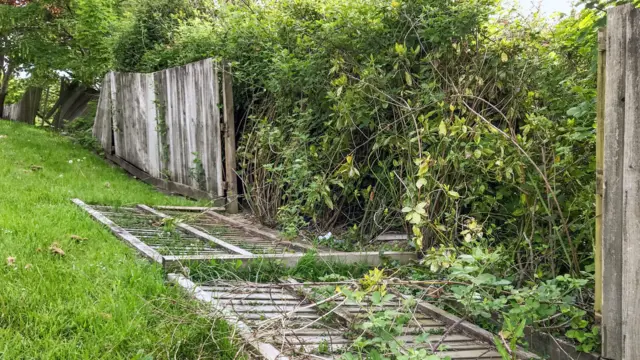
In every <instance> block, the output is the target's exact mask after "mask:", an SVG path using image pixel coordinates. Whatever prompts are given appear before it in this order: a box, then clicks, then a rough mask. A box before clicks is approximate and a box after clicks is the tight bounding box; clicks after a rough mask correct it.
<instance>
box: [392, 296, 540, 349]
mask: <svg viewBox="0 0 640 360" xmlns="http://www.w3.org/2000/svg"><path fill="white" fill-rule="evenodd" d="M392 291H393V293H395V294H396V295H398V296H400V297H403V298H405V299H406V298H409V297H408V296H406V295H404V294H401V293H399V292H397V291H394V290H392ZM416 309H417V310H418V311H421V312H423V313H424V314H427V315H429V316H431V317H432V318H434V319H436V320H440V321H442V322H444V323H445V324H446V325H447V326H452V325H454V324H457V330H458V331H461V332H463V333H465V334H467V335H470V336H471V337H473V338H475V339H478V340H480V341H484V342H486V343H489V344H492V343H493V338H494V335H493V334H492V333H491V332H489V331H487V330H485V329H483V328H481V327H479V326H477V325H475V324H472V323H470V322H468V321H462V320H461V319H460V318H459V317H457V316H455V315H453V314H451V313H448V312H446V311H444V310H442V309H440V308H438V307H436V306H433V305H431V304H429V303H427V302H424V301H418V303H417V305H416ZM515 352H516V355H517V356H518V358H519V359H539V358H540V357H539V356H537V355H536V354H533V353H530V352H528V351H525V350H523V349H522V348H520V347H518V349H517V350H516V351H515Z"/></svg>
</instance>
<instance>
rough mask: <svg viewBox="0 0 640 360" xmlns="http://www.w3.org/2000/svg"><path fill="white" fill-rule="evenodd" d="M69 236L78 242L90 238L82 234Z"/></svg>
mask: <svg viewBox="0 0 640 360" xmlns="http://www.w3.org/2000/svg"><path fill="white" fill-rule="evenodd" d="M69 237H70V238H71V240H75V241H77V242H83V241H87V240H89V239H87V238H86V237H82V236H80V235H69Z"/></svg>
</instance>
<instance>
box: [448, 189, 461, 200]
mask: <svg viewBox="0 0 640 360" xmlns="http://www.w3.org/2000/svg"><path fill="white" fill-rule="evenodd" d="M448 194H449V196H451V197H452V198H454V199H458V198H459V197H460V194H458V192H457V191H453V190H449V192H448Z"/></svg>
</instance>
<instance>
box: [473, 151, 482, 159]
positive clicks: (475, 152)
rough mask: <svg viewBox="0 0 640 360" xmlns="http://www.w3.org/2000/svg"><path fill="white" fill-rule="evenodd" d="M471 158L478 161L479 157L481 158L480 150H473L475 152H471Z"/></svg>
mask: <svg viewBox="0 0 640 360" xmlns="http://www.w3.org/2000/svg"><path fill="white" fill-rule="evenodd" d="M473 156H474V157H475V158H476V159H480V156H482V152H481V151H480V150H478V149H475V150H474V151H473Z"/></svg>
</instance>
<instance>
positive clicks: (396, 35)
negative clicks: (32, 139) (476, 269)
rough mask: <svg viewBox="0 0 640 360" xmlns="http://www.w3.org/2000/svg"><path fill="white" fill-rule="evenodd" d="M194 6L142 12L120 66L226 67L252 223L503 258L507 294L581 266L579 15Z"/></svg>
mask: <svg viewBox="0 0 640 360" xmlns="http://www.w3.org/2000/svg"><path fill="white" fill-rule="evenodd" d="M158 4H160V5H158ZM190 4H192V3H191V2H186V1H184V2H183V1H182V0H164V1H163V2H160V3H159V2H157V1H154V2H150V1H147V2H143V3H141V4H138V5H137V6H136V11H135V12H133V13H132V15H131V18H130V23H131V24H130V26H129V27H128V28H127V29H125V31H123V32H122V34H123V35H122V36H121V37H120V40H119V43H118V45H117V47H116V48H117V49H118V51H119V53H118V54H117V60H118V67H119V68H120V69H121V70H130V71H150V70H157V69H159V68H163V67H166V66H172V65H179V64H183V63H187V62H191V61H194V60H198V59H202V58H206V57H217V58H224V59H227V60H230V61H232V62H233V71H234V76H235V93H236V94H237V99H236V104H237V106H238V109H237V110H238V114H242V115H243V116H244V118H243V120H242V121H241V125H240V126H241V129H242V138H241V139H240V141H239V147H240V150H239V160H240V161H241V163H242V168H241V176H242V179H243V182H244V190H245V195H246V200H247V202H248V203H249V204H250V205H251V208H252V209H253V211H254V212H255V213H256V214H257V215H258V216H259V217H260V218H261V219H262V221H264V222H265V223H267V224H270V225H278V226H279V227H280V228H281V229H282V230H283V231H285V232H288V233H295V232H297V231H298V230H300V229H301V228H305V227H311V228H312V229H317V230H323V231H324V230H327V229H336V228H338V229H340V228H341V229H343V230H345V234H344V235H343V237H344V238H345V239H347V240H348V241H367V240H369V239H372V238H373V237H375V236H376V235H378V234H380V233H381V232H383V231H385V230H388V229H406V230H407V231H409V232H410V233H412V234H414V238H413V245H414V246H415V247H416V248H419V249H429V248H430V247H432V246H439V245H443V246H446V247H460V246H461V245H463V244H472V243H473V244H477V243H480V244H482V245H483V246H486V247H488V248H493V249H497V248H502V249H504V253H506V254H508V256H509V261H508V262H507V263H506V264H505V265H504V268H502V269H501V271H502V272H503V273H504V275H509V276H512V277H513V275H512V274H517V276H516V279H515V280H517V281H518V282H519V283H523V282H526V281H528V280H534V279H536V278H553V277H555V276H556V275H558V274H563V273H566V272H571V273H573V274H574V275H577V274H579V272H580V271H581V270H589V271H590V270H591V267H592V264H593V259H592V246H593V227H594V226H593V218H594V205H593V203H594V201H593V199H594V188H595V184H594V180H595V174H594V154H595V150H594V126H593V124H594V117H595V116H594V96H595V74H594V67H593V61H594V59H595V57H594V54H595V52H594V51H595V46H594V45H595V36H594V34H595V32H594V29H593V26H594V25H593V24H594V23H595V21H596V20H597V16H596V14H595V13H594V12H592V11H591V10H584V11H582V12H581V14H580V16H577V17H575V18H568V19H564V20H562V21H560V22H558V23H557V24H555V25H550V24H548V23H546V22H545V21H544V20H542V19H538V18H528V19H523V18H521V17H519V16H518V15H517V14H514V13H510V12H508V11H506V10H504V9H501V8H499V7H498V6H497V4H496V2H495V1H493V0H470V1H442V0H413V1H401V0H393V1H388V0H385V1H382V0H367V1H365V0H326V1H321V2H320V1H312V0H280V1H261V2H260V3H257V2H255V3H254V2H236V4H226V5H224V6H220V7H216V6H214V5H213V4H207V3H203V2H200V3H198V5H197V6H193V5H190ZM150 26H152V28H150ZM137 34H143V35H144V36H138V35H137ZM134 35H136V36H134ZM134 40H135V41H134ZM132 41H133V42H135V44H134V43H133V42H132ZM136 44H141V45H136Z"/></svg>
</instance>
